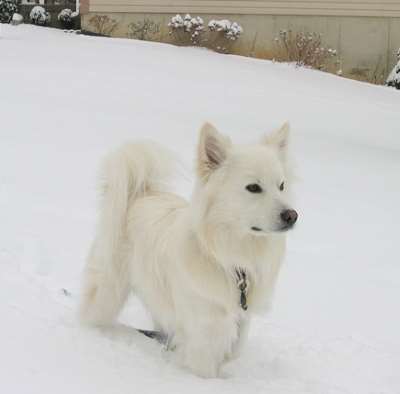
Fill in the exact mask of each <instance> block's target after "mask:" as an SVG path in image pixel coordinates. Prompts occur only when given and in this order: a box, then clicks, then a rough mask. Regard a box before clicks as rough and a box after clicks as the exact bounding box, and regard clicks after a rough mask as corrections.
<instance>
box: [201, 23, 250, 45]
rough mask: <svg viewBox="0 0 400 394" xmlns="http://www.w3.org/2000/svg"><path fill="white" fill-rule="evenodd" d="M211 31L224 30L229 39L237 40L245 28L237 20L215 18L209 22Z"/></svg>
mask: <svg viewBox="0 0 400 394" xmlns="http://www.w3.org/2000/svg"><path fill="white" fill-rule="evenodd" d="M208 28H209V29H210V31H216V32H222V33H223V35H224V37H225V38H227V39H228V40H232V41H236V40H237V39H238V38H239V36H240V35H241V34H242V33H243V28H242V26H240V25H239V24H238V23H237V22H231V21H230V20H228V19H221V20H216V19H213V20H211V21H210V22H209V23H208Z"/></svg>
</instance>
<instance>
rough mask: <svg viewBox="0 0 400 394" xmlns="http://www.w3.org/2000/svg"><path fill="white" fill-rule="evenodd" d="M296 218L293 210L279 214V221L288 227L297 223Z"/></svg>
mask: <svg viewBox="0 0 400 394" xmlns="http://www.w3.org/2000/svg"><path fill="white" fill-rule="evenodd" d="M297 217H298V215H297V212H296V211H295V210H294V209H286V210H285V211H282V212H281V219H282V220H283V221H284V222H285V224H287V225H288V226H293V225H294V224H295V223H296V221H297Z"/></svg>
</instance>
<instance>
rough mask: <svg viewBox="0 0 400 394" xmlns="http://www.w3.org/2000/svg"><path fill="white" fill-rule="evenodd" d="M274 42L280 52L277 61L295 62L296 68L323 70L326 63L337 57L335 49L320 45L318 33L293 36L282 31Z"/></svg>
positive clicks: (288, 32) (291, 33) (287, 31)
mask: <svg viewBox="0 0 400 394" xmlns="http://www.w3.org/2000/svg"><path fill="white" fill-rule="evenodd" d="M275 41H276V42H277V44H278V46H279V47H280V49H281V52H282V56H281V58H280V59H279V60H282V61H289V62H295V63H296V65H297V66H306V67H311V68H315V69H317V70H324V69H325V68H326V66H327V62H328V61H329V60H330V59H332V58H333V57H336V56H337V51H336V50H335V49H332V48H325V47H324V46H323V45H322V38H321V34H318V33H308V32H300V33H296V34H293V32H292V31H291V30H282V31H281V32H280V33H279V37H277V38H275Z"/></svg>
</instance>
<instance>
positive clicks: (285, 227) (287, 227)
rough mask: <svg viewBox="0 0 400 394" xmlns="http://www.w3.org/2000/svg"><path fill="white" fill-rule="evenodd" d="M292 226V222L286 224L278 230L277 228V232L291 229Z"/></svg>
mask: <svg viewBox="0 0 400 394" xmlns="http://www.w3.org/2000/svg"><path fill="white" fill-rule="evenodd" d="M293 227H294V224H286V225H284V226H282V227H281V228H280V229H279V230H277V232H278V233H284V232H286V231H289V230H291V229H292V228H293Z"/></svg>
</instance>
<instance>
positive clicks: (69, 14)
mask: <svg viewBox="0 0 400 394" xmlns="http://www.w3.org/2000/svg"><path fill="white" fill-rule="evenodd" d="M78 15H79V13H78V12H76V11H72V10H70V9H69V8H64V9H63V10H61V12H60V13H59V14H58V17H57V19H58V20H59V21H60V23H61V25H62V26H63V27H64V29H71V28H72V26H73V25H74V23H75V18H76V17H77V16H78Z"/></svg>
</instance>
